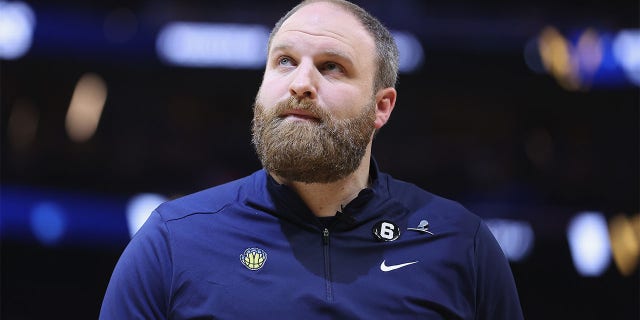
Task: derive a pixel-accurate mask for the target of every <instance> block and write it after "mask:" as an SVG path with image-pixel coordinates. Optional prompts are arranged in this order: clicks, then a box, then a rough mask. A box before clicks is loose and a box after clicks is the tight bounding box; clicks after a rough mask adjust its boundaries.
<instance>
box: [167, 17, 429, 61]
mask: <svg viewBox="0 0 640 320" xmlns="http://www.w3.org/2000/svg"><path fill="white" fill-rule="evenodd" d="M269 32H270V30H269V28H267V27H265V26H262V25H249V24H247V25H244V24H226V23H196V22H171V23H169V24H167V25H165V26H164V27H163V28H162V29H161V30H160V32H159V33H158V37H157V39H156V52H157V54H158V56H159V57H160V58H161V59H162V60H163V61H165V62H166V63H168V64H171V65H176V66H182V67H196V68H200V67H204V68H229V69H261V68H263V67H264V63H265V59H266V56H267V42H268V40H269ZM392 34H393V37H394V38H395V39H396V42H397V44H398V50H399V51H400V72H403V73H409V72H413V71H415V70H418V68H420V67H421V66H422V64H423V62H424V50H423V48H422V45H421V44H420V41H419V40H418V38H416V36H415V35H413V34H412V33H409V32H404V31H392Z"/></svg>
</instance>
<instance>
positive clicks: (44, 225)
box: [31, 202, 67, 245]
mask: <svg viewBox="0 0 640 320" xmlns="http://www.w3.org/2000/svg"><path fill="white" fill-rule="evenodd" d="M66 228H67V218H66V216H65V214H64V212H63V210H62V208H60V207H59V206H58V205H57V204H55V203H53V202H41V203H38V204H36V206H35V207H34V208H33V210H32V211H31V229H32V231H33V234H34V235H35V237H36V238H37V239H38V240H39V241H40V242H42V243H43V244H44V245H55V244H57V243H58V242H59V241H60V239H61V238H62V237H63V236H64V233H65V231H66Z"/></svg>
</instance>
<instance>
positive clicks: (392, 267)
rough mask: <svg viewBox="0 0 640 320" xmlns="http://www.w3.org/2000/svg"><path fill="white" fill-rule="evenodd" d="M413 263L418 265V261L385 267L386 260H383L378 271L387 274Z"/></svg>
mask: <svg viewBox="0 0 640 320" xmlns="http://www.w3.org/2000/svg"><path fill="white" fill-rule="evenodd" d="M414 263H418V261H412V262H407V263H401V264H394V265H390V266H388V265H386V260H383V261H382V263H381V264H380V270H382V271H384V272H389V271H393V270H396V269H400V268H404V267H406V266H409V265H412V264H414Z"/></svg>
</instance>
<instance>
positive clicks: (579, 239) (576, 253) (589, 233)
mask: <svg viewBox="0 0 640 320" xmlns="http://www.w3.org/2000/svg"><path fill="white" fill-rule="evenodd" d="M567 237H568V240H569V249H570V250H571V258H572V259H573V264H574V265H575V267H576V270H577V271H578V273H579V274H580V275H581V276H585V277H595V276H599V275H601V274H602V273H603V272H604V271H605V270H606V269H607V267H609V263H610V260H611V259H610V258H611V249H610V245H609V231H608V230H607V221H606V220H605V218H604V216H603V215H602V214H601V213H599V212H581V213H579V214H578V215H576V216H575V217H574V218H573V219H571V221H570V222H569V227H568V228H567Z"/></svg>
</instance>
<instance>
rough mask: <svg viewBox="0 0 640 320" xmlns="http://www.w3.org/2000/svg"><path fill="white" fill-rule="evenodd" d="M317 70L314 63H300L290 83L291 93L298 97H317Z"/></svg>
mask: <svg viewBox="0 0 640 320" xmlns="http://www.w3.org/2000/svg"><path fill="white" fill-rule="evenodd" d="M316 82H317V70H316V68H315V66H314V65H313V64H312V63H300V64H299V65H298V67H297V68H296V71H295V74H294V76H293V79H292V81H291V84H290V85H289V93H291V95H292V96H294V97H297V98H298V99H304V98H307V99H316V96H317V90H316Z"/></svg>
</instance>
